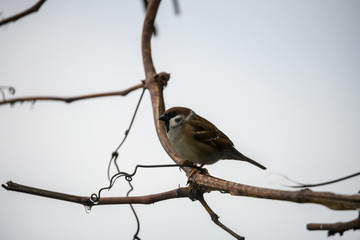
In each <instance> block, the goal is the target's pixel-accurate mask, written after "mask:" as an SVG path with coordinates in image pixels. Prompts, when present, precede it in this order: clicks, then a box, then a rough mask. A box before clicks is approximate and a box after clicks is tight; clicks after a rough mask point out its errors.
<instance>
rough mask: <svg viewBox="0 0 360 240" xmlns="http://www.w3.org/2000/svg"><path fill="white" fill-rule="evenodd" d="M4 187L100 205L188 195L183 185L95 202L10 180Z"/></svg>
mask: <svg viewBox="0 0 360 240" xmlns="http://www.w3.org/2000/svg"><path fill="white" fill-rule="evenodd" d="M1 186H2V187H3V188H5V189H6V190H9V191H15V192H23V193H27V194H32V195H37V196H41V197H46V198H53V199H58V200H62V201H68V202H72V203H78V204H82V205H86V206H94V205H96V206H98V205H112V204H130V203H131V204H152V203H155V202H159V201H164V200H168V199H173V198H184V197H188V191H189V190H188V188H187V187H181V188H177V189H174V190H171V191H167V192H162V193H157V194H150V195H144V196H136V197H102V198H100V199H99V201H98V202H97V203H94V202H93V201H92V200H91V199H90V197H88V196H76V195H70V194H65V193H59V192H54V191H48V190H44V189H40V188H34V187H29V186H25V185H21V184H17V183H14V182H12V181H9V182H7V183H6V185H5V184H2V185H1Z"/></svg>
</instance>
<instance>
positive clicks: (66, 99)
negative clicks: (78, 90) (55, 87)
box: [0, 83, 144, 105]
mask: <svg viewBox="0 0 360 240" xmlns="http://www.w3.org/2000/svg"><path fill="white" fill-rule="evenodd" d="M143 87H144V84H143V83H140V84H137V85H135V86H133V87H130V88H128V89H125V90H122V91H116V92H107V93H95V94H89V95H82V96H77V97H53V96H39V97H25V98H13V99H9V100H5V101H2V102H0V105H5V104H10V105H13V104H15V103H17V102H20V103H22V102H36V101H60V102H65V103H72V102H75V101H79V100H84V99H90V98H99V97H109V96H126V95H127V94H128V93H130V92H132V91H135V90H137V89H139V88H143Z"/></svg>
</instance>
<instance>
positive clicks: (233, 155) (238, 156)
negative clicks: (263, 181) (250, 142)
mask: <svg viewBox="0 0 360 240" xmlns="http://www.w3.org/2000/svg"><path fill="white" fill-rule="evenodd" d="M227 159H236V160H240V161H245V162H248V163H251V164H253V165H255V166H257V167H259V168H261V169H263V170H265V169H266V167H264V166H263V165H261V164H260V163H258V162H256V161H254V160H252V159H251V158H248V157H247V156H245V155H244V154H242V153H240V152H239V151H238V150H236V149H235V148H233V149H232V151H231V152H228V158H227Z"/></svg>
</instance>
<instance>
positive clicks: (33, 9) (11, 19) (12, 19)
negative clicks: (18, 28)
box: [0, 0, 46, 26]
mask: <svg viewBox="0 0 360 240" xmlns="http://www.w3.org/2000/svg"><path fill="white" fill-rule="evenodd" d="M45 2H46V0H40V1H38V2H37V3H36V4H35V5H34V6H32V7H31V8H29V9H27V10H25V11H23V12H20V13H18V14H15V15H13V16H11V17H8V18H5V19H3V20H2V21H0V26H2V25H4V24H7V23H10V22H15V21H16V20H19V19H20V18H23V17H25V16H27V15H29V14H31V13H34V12H37V11H38V10H39V9H40V7H41V6H42V5H43V4H44V3H45Z"/></svg>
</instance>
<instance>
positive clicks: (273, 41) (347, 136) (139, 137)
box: [0, 0, 360, 240]
mask: <svg viewBox="0 0 360 240" xmlns="http://www.w3.org/2000/svg"><path fill="white" fill-rule="evenodd" d="M34 2H35V1H25V0H23V1H20V0H18V1H11V0H2V1H1V2H0V11H1V14H2V15H1V16H2V18H4V17H7V16H10V15H12V14H14V13H16V12H19V11H20V10H23V9H25V8H27V7H29V6H31V5H32V4H33V3H34ZM141 2H142V1H140V0H139V1H105V2H101V3H100V2H99V1H84V0H83V1H81V0H78V1H51V0H49V1H48V2H47V3H45V5H44V6H43V7H42V8H41V10H40V11H39V12H38V13H36V14H34V15H31V16H28V17H26V18H24V19H22V20H19V21H18V22H16V23H12V24H9V25H7V26H5V27H2V28H0V53H1V54H0V76H1V78H0V85H10V86H13V87H15V88H16V90H17V92H16V96H17V97H22V96H30V95H31V96H33V95H55V96H75V95H81V94H87V93H96V92H106V91H114V90H121V89H125V88H127V87H129V86H132V85H135V84H137V83H139V81H140V80H141V79H143V78H144V71H143V66H142V59H141V49H140V39H141V29H142V21H143V17H144V13H143V9H142V5H141ZM180 7H181V11H182V14H181V15H180V16H174V13H173V9H172V5H171V1H163V2H162V3H161V6H160V10H159V13H158V17H157V23H156V25H157V27H158V33H159V36H158V37H157V38H155V39H153V42H152V44H153V45H152V46H153V56H154V62H155V67H156V69H157V71H159V72H160V71H166V72H169V73H171V79H170V82H169V86H168V87H167V88H166V90H165V100H166V104H167V106H168V107H171V106H187V107H190V108H192V109H194V110H195V111H196V112H197V113H199V114H200V115H202V116H204V117H206V118H207V119H209V120H211V121H212V122H213V123H214V124H216V125H217V126H218V127H219V128H220V129H221V130H223V131H224V132H225V133H226V134H227V135H228V136H229V137H230V138H231V139H232V140H233V142H234V143H235V146H236V147H237V148H238V149H239V150H240V151H241V152H242V153H244V154H245V155H248V156H249V157H251V158H253V159H255V160H257V161H259V162H260V163H262V164H264V165H265V166H267V167H268V170H267V171H261V170H259V169H257V168H256V167H253V166H252V165H250V164H246V163H242V162H237V161H223V162H219V163H216V164H215V165H211V166H208V167H207V168H208V170H209V171H210V173H211V174H212V175H214V176H216V177H220V178H224V179H227V180H231V181H235V182H239V183H245V184H251V185H256V186H262V187H270V188H279V189H288V188H285V187H282V186H281V185H282V184H289V182H286V181H285V180H284V179H282V178H281V177H279V176H277V175H274V174H271V173H281V174H285V175H287V176H288V177H290V178H293V179H295V180H297V181H301V182H305V183H317V182H323V181H327V180H331V179H334V178H338V177H342V176H346V175H349V174H352V173H355V172H358V171H359V169H360V164H359V156H360V127H359V123H360V1H356V0H354V1H348V0H342V1H340V0H337V1H334V0H327V1H325V0H319V1H310V0H301V1H235V0H234V1H226V2H225V3H224V1H189V0H187V1H185V0H183V1H180ZM139 96H140V91H137V92H135V93H132V94H130V95H129V96H127V97H125V98H123V97H112V98H103V99H94V100H88V101H82V102H75V103H72V104H70V105H67V104H64V103H58V102H37V103H36V104H35V105H34V106H32V104H30V103H24V104H23V105H20V104H17V105H15V106H14V107H10V106H2V107H0V156H1V158H0V159H1V160H0V182H1V183H5V182H6V181H8V180H12V181H14V182H17V183H20V184H25V185H30V186H34V187H39V188H44V189H48V190H53V191H59V192H64V193H69V194H75V195H85V196H89V195H90V194H92V193H93V192H97V190H98V189H99V188H101V187H103V186H106V184H107V176H106V171H107V164H108V160H109V158H110V154H111V152H112V151H113V150H114V149H115V148H116V146H117V145H118V144H119V142H120V141H121V139H122V137H123V133H124V131H125V130H126V128H127V126H128V124H129V122H130V119H131V117H132V113H133V110H134V107H135V105H136V102H137V99H138V97H139ZM119 162H120V166H121V168H122V169H123V170H124V171H128V172H132V171H133V168H134V166H135V165H137V164H168V163H172V161H171V159H170V158H169V157H168V156H167V155H166V153H165V152H164V150H163V149H162V147H161V146H160V144H159V142H158V140H157V136H156V133H155V129H154V124H153V119H152V112H151V104H150V98H149V95H148V93H146V94H145V96H144V100H143V102H142V104H141V107H140V109H139V113H138V116H137V118H136V120H135V123H134V127H133V129H132V131H131V133H130V135H129V137H128V140H127V142H126V143H125V145H124V147H123V148H122V149H121V151H120V160H119ZM186 180H187V179H186V178H185V174H184V173H183V172H180V171H179V170H178V169H166V170H165V169H162V170H140V171H139V173H138V174H137V175H136V176H135V178H134V181H133V184H134V186H135V190H134V192H133V195H143V194H150V193H157V192H161V191H167V190H171V189H174V188H177V187H178V186H179V185H180V186H185V184H186ZM127 190H128V188H127V185H126V184H125V183H123V182H122V181H119V182H118V184H117V185H116V187H115V188H114V189H113V190H112V191H111V192H110V193H108V194H105V195H106V196H123V195H125V194H126V192H127ZM314 190H320V191H332V192H337V193H344V194H355V193H357V192H358V191H359V190H360V184H359V178H354V179H352V180H349V181H346V182H342V183H338V184H334V185H331V186H326V187H321V188H316V189H314ZM0 198H1V204H0V216H1V217H0V239H7V240H11V239H28V238H31V239H37V240H42V239H91V240H92V239H99V238H104V239H132V236H133V234H134V232H135V228H136V225H135V220H134V217H133V215H132V213H131V212H130V208H129V207H128V206H127V205H123V206H101V207H95V208H93V210H92V211H91V213H90V214H86V213H85V210H84V208H83V206H81V205H77V204H72V203H67V202H62V201H57V200H51V199H45V198H41V197H36V196H31V195H26V194H21V193H14V192H7V191H5V190H0ZM205 198H206V199H207V200H208V203H209V204H210V206H212V207H213V209H214V211H215V212H216V213H217V214H218V215H220V217H221V218H220V220H221V221H223V223H224V224H226V225H227V226H228V227H230V228H231V229H233V230H234V231H235V232H237V233H239V234H241V235H243V236H246V238H247V239H249V240H251V239H265V238H266V239H267V238H270V239H279V240H285V239H295V240H297V239H299V240H300V239H320V240H321V239H328V238H327V237H326V232H309V231H307V230H306V224H307V223H310V222H314V223H316V222H324V223H332V222H338V221H349V220H352V219H354V218H355V217H356V216H357V212H355V211H348V212H338V211H332V210H329V209H327V208H325V207H323V206H319V205H314V204H295V203H287V202H280V201H270V200H261V199H251V198H243V197H232V196H229V195H224V194H219V193H211V194H207V195H206V196H205ZM135 207H136V210H137V212H138V214H139V217H140V220H141V231H140V234H139V236H140V237H141V238H142V239H233V238H232V237H231V236H230V235H228V234H227V233H226V232H224V231H223V230H222V229H220V228H218V227H217V226H216V225H214V224H213V223H212V222H211V220H210V217H209V216H208V214H207V213H206V211H205V210H204V209H203V208H202V207H201V206H200V204H199V203H198V202H191V201H190V200H188V199H176V200H170V201H164V202H160V203H156V204H154V205H144V206H140V205H139V206H138V205H137V206H135ZM359 238H360V232H359V231H358V232H354V231H349V232H346V233H345V234H344V237H343V238H339V236H338V235H337V236H336V237H332V238H331V239H334V240H336V239H342V240H344V239H346V240H355V239H359Z"/></svg>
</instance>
